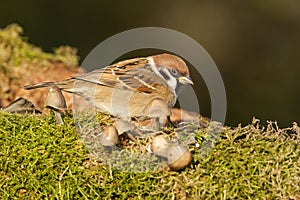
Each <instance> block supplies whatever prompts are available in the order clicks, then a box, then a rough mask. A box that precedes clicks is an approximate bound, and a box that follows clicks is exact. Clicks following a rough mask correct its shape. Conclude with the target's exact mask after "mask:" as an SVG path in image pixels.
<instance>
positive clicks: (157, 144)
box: [151, 135, 168, 158]
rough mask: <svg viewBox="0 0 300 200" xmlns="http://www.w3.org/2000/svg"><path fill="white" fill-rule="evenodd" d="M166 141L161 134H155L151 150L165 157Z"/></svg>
mask: <svg viewBox="0 0 300 200" xmlns="http://www.w3.org/2000/svg"><path fill="white" fill-rule="evenodd" d="M167 147H168V141H167V140H166V139H165V137H164V136H163V135H158V136H155V137H154V139H153V141H152V144H151V150H152V152H153V153H154V154H155V155H156V156H161V157H164V158H166V157H167V149H168V148H167Z"/></svg>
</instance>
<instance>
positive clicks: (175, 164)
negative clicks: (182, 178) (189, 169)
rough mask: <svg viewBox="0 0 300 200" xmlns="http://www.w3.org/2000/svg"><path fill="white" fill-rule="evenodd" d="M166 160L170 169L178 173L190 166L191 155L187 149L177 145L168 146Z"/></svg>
mask: <svg viewBox="0 0 300 200" xmlns="http://www.w3.org/2000/svg"><path fill="white" fill-rule="evenodd" d="M167 159H168V166H169V167H170V169H171V170H174V171H178V170H181V169H183V168H185V167H186V166H187V165H189V164H190V162H191V161H192V154H191V152H189V150H188V149H186V148H184V147H183V146H181V145H179V144H170V145H169V146H168V153H167Z"/></svg>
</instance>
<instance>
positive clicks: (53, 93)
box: [45, 86, 67, 110]
mask: <svg viewBox="0 0 300 200" xmlns="http://www.w3.org/2000/svg"><path fill="white" fill-rule="evenodd" d="M45 106H46V107H47V108H54V109H56V110H65V109H67V104H66V100H65V97H64V95H63V94H62V92H61V90H60V89H59V88H58V87H57V86H52V87H50V89H49V92H48V95H47V98H46V99H45Z"/></svg>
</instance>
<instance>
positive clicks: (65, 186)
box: [0, 111, 300, 199]
mask: <svg viewBox="0 0 300 200" xmlns="http://www.w3.org/2000/svg"><path fill="white" fill-rule="evenodd" d="M64 121H65V125H63V126H56V124H55V119H54V116H52V115H50V116H46V115H39V116H30V115H25V116H23V115H18V114H8V113H6V112H4V111H2V112H0V146H1V150H0V185H1V187H0V196H1V198H2V199H199V198H200V199H233V198H238V199H299V198H300V189H299V188H300V158H299V155H300V148H299V141H300V138H299V132H298V131H299V130H298V129H299V128H298V127H297V126H296V124H294V126H293V127H292V128H287V129H279V128H278V127H277V126H276V123H271V122H270V123H269V124H268V126H266V127H265V128H263V127H261V126H260V125H259V122H258V121H257V120H256V121H254V122H253V124H251V125H248V126H246V127H237V128H226V127H225V128H223V129H222V131H221V132H220V135H219V137H218V141H217V143H216V144H215V146H214V147H213V148H212V149H211V151H209V152H208V153H207V155H205V156H200V155H201V152H200V151H199V150H197V149H195V147H192V148H191V151H192V152H193V160H192V163H191V164H190V165H189V166H188V167H186V168H185V169H184V170H183V171H180V172H173V171H170V170H168V169H166V168H161V169H160V168H158V169H157V170H153V171H145V172H126V171H124V170H119V169H114V168H110V167H109V165H107V164H105V163H102V162H101V161H99V160H96V159H95V158H94V157H93V156H91V155H90V152H89V151H88V150H87V149H86V147H85V145H84V144H83V142H82V141H81V140H80V139H79V137H78V134H77V132H76V130H75V128H74V120H73V117H72V115H65V116H64ZM207 130H208V129H207V128H205V129H201V130H198V131H196V137H197V138H199V137H198V136H199V135H203V133H205V132H207Z"/></svg>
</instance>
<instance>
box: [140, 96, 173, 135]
mask: <svg viewBox="0 0 300 200" xmlns="http://www.w3.org/2000/svg"><path fill="white" fill-rule="evenodd" d="M144 113H145V114H146V115H147V116H149V117H150V118H151V122H150V124H149V125H148V126H149V127H151V129H153V130H154V131H159V129H160V128H161V126H163V125H165V123H166V121H167V117H168V116H170V115H171V111H170V108H169V107H168V105H167V103H166V102H165V101H163V100H162V99H160V98H155V99H153V100H152V101H151V102H150V103H149V104H148V105H147V106H146V108H145V109H144Z"/></svg>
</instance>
